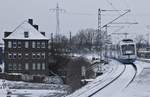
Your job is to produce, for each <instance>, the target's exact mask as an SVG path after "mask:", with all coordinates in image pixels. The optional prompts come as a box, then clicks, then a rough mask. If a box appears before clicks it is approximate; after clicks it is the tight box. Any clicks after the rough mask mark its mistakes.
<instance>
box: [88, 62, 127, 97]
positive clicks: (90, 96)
mask: <svg viewBox="0 0 150 97" xmlns="http://www.w3.org/2000/svg"><path fill="white" fill-rule="evenodd" d="M125 69H126V65H124V69H123V71H122V72H121V73H120V74H119V75H118V76H117V77H116V78H115V79H113V80H112V81H110V82H109V83H107V84H106V85H105V86H103V87H101V88H100V89H98V90H97V91H95V92H94V93H92V94H91V95H89V96H88V97H92V96H93V95H95V94H96V93H98V92H99V91H101V90H102V89H104V88H106V87H107V86H108V85H110V84H111V83H113V82H114V81H116V80H117V79H118V78H119V77H120V76H121V75H122V74H123V73H124V71H125Z"/></svg>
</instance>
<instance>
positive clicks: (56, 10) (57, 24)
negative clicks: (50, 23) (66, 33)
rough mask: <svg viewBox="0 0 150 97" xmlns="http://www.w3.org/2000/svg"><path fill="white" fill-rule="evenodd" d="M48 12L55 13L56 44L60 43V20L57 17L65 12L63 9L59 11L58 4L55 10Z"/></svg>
mask: <svg viewBox="0 0 150 97" xmlns="http://www.w3.org/2000/svg"><path fill="white" fill-rule="evenodd" d="M50 11H53V12H55V13H56V35H55V37H56V42H59V41H60V19H59V15H60V13H63V12H65V10H64V9H61V8H60V7H59V4H58V3H57V5H56V8H55V9H50Z"/></svg>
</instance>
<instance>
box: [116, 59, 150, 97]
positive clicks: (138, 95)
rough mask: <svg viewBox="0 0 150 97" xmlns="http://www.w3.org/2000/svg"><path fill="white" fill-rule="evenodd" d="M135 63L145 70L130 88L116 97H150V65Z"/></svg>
mask: <svg viewBox="0 0 150 97" xmlns="http://www.w3.org/2000/svg"><path fill="white" fill-rule="evenodd" d="M142 60H144V59H142ZM146 60H149V59H146ZM135 63H136V64H137V65H139V66H141V67H142V68H143V69H141V73H139V75H138V76H137V77H136V78H135V80H134V81H133V83H131V85H130V86H129V87H128V88H126V89H124V90H123V91H122V92H121V93H120V94H118V95H117V96H115V97H150V63H147V62H141V61H136V62H135Z"/></svg>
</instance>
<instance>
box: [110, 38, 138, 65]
mask: <svg viewBox="0 0 150 97" xmlns="http://www.w3.org/2000/svg"><path fill="white" fill-rule="evenodd" d="M114 53H115V54H113V55H114V56H113V58H115V59H116V60H118V61H120V62H122V63H124V64H131V63H133V62H134V61H135V60H136V58H137V50H136V43H135V42H134V41H133V40H132V39H123V40H121V41H120V42H119V43H118V44H117V46H116V50H115V52H114Z"/></svg>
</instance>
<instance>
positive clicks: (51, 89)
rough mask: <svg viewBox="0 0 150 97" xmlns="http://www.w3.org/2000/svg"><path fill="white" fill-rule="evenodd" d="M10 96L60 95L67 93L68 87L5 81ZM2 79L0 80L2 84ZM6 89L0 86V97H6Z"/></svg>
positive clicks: (54, 96)
mask: <svg viewBox="0 0 150 97" xmlns="http://www.w3.org/2000/svg"><path fill="white" fill-rule="evenodd" d="M5 83H6V85H7V87H9V91H10V92H11V93H12V94H11V97H62V96H65V95H67V93H68V90H69V89H70V88H69V87H68V86H67V85H61V84H42V83H28V82H22V81H17V82H16V81H6V80H5ZM2 84H3V80H0V86H2ZM7 90H8V89H1V88H0V97H6V93H7Z"/></svg>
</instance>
